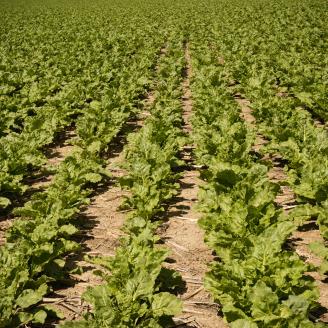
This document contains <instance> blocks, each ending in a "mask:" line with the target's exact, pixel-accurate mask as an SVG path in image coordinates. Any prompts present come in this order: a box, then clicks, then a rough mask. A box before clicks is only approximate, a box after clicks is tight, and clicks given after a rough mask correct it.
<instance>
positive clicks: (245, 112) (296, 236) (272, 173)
mask: <svg viewBox="0 0 328 328" xmlns="http://www.w3.org/2000/svg"><path fill="white" fill-rule="evenodd" d="M279 96H280V97H285V96H287V95H285V94H282V95H279ZM236 101H237V103H238V104H239V105H240V107H241V117H242V118H243V119H244V120H245V121H246V122H247V123H248V124H249V125H250V126H251V127H252V128H255V127H256V119H255V117H254V116H253V115H252V109H251V107H250V102H249V101H248V100H247V99H243V98H240V96H237V97H236ZM265 143H266V141H265V139H264V138H263V136H262V135H257V139H256V143H255V145H254V148H253V149H254V150H255V151H259V150H260V148H261V147H262V145H263V144H265ZM265 159H266V160H267V159H268V158H265ZM270 160H271V162H272V165H273V166H272V168H271V169H270V170H269V172H268V177H269V179H270V180H271V181H272V182H275V183H278V184H281V183H283V182H284V181H286V180H287V175H286V173H285V171H284V168H283V165H282V164H281V162H280V160H281V158H280V157H279V156H273V157H271V158H270ZM275 201H276V203H277V205H278V206H281V207H282V208H283V210H284V211H285V212H286V213H288V212H289V211H290V210H291V209H293V208H295V207H296V206H297V202H296V196H295V194H294V192H293V190H292V189H291V188H290V187H289V186H286V185H281V186H280V193H279V194H278V195H277V197H276V200H275ZM309 227H310V228H309ZM315 241H323V238H322V237H321V235H320V231H319V228H318V226H317V225H316V223H315V221H314V222H313V221H308V222H306V223H305V224H304V225H303V226H302V227H300V228H299V230H297V231H295V232H294V233H293V234H292V236H291V238H290V239H289V241H288V244H289V245H290V246H291V247H292V248H293V249H294V250H295V251H296V253H297V254H298V255H299V256H300V257H301V258H302V259H303V260H304V261H305V262H307V263H311V264H313V265H320V263H321V259H320V258H318V257H317V256H315V255H314V254H313V253H312V252H311V251H310V249H309V244H311V243H312V242H315ZM307 274H308V275H310V276H312V277H313V278H314V279H315V281H316V283H317V285H318V287H319V291H320V298H319V303H320V305H321V306H322V307H323V309H328V284H327V283H324V282H323V281H322V277H321V276H320V274H319V273H318V272H309V273H307ZM314 319H317V320H320V321H321V322H328V313H323V314H321V313H320V314H318V315H317V316H316V317H315V318H314Z"/></svg>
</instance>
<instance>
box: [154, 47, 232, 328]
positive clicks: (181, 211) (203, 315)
mask: <svg viewBox="0 0 328 328" xmlns="http://www.w3.org/2000/svg"><path fill="white" fill-rule="evenodd" d="M185 59H186V62H187V67H186V70H185V78H184V81H183V93H184V94H183V98H182V105H183V120H184V126H183V130H184V131H185V132H186V133H188V134H189V133H191V128H192V127H191V123H190V116H191V113H192V98H191V91H190V76H191V65H190V54H189V49H188V44H186V46H185ZM193 148H194V146H193V145H188V146H186V147H185V148H184V149H183V150H182V152H181V157H182V158H183V159H184V160H185V161H186V164H187V165H186V167H187V169H185V170H184V171H183V172H182V177H181V179H180V180H179V181H178V182H179V183H180V186H181V188H180V191H179V194H178V195H177V196H176V197H175V199H173V201H172V203H171V204H170V206H169V209H168V211H167V213H166V214H165V218H166V219H167V220H168V222H167V223H166V224H164V225H163V228H162V231H161V232H160V236H161V238H162V240H163V241H164V242H165V244H166V246H167V247H168V248H170V250H171V255H170V261H169V262H170V263H166V266H167V267H168V268H171V269H174V270H176V271H178V272H180V273H181V275H182V277H183V280H184V282H185V287H184V290H183V291H181V294H180V295H179V297H180V298H181V299H182V300H183V314H182V315H181V316H179V317H178V318H176V319H175V321H176V324H177V325H178V326H179V327H204V328H221V327H227V326H226V324H225V323H224V322H223V319H222V318H221V317H219V316H218V305H217V304H215V303H214V302H213V300H212V298H211V296H210V294H209V293H208V292H207V291H205V289H204V287H203V278H204V275H205V272H206V271H207V270H208V269H207V265H208V264H209V263H210V262H211V261H212V260H213V256H212V253H211V250H210V249H209V248H208V247H207V246H206V245H205V243H204V232H203V231H202V230H201V229H200V228H199V227H198V225H197V221H198V219H199V218H200V214H199V213H198V212H196V210H195V209H194V205H196V204H197V194H198V191H199V186H200V185H201V183H202V181H201V179H200V178H199V172H198V171H197V170H195V169H194V168H193V167H194V166H193V165H192V163H193V162H192V158H193V155H192V149H193Z"/></svg>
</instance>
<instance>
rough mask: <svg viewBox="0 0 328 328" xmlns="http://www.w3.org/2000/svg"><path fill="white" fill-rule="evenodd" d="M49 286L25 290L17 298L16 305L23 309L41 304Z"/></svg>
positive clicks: (44, 285)
mask: <svg viewBox="0 0 328 328" xmlns="http://www.w3.org/2000/svg"><path fill="white" fill-rule="evenodd" d="M48 290H49V287H48V286H47V284H42V285H41V286H40V287H39V288H38V289H36V290H33V289H25V290H24V291H23V292H22V293H21V294H20V295H19V296H18V298H17V300H16V304H17V305H18V306H20V307H21V308H22V309H26V308H28V307H30V306H31V305H34V304H36V303H38V302H40V301H41V300H42V298H43V296H44V295H45V294H46V293H47V292H48Z"/></svg>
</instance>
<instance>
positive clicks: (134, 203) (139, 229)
mask: <svg viewBox="0 0 328 328" xmlns="http://www.w3.org/2000/svg"><path fill="white" fill-rule="evenodd" d="M182 43H183V38H182V36H181V35H180V34H179V33H172V35H169V36H168V38H167V40H166V43H165V51H164V54H163V55H162V56H161V57H160V60H159V63H158V67H157V75H158V76H157V87H156V91H155V92H154V97H155V100H154V103H153V104H152V105H151V108H150V109H149V112H150V114H151V116H149V117H148V118H147V119H146V120H145V122H144V125H143V127H142V128H141V129H140V131H139V132H136V133H134V134H131V135H130V136H129V137H128V144H127V146H126V147H125V151H124V154H125V156H124V161H123V163H122V167H123V168H124V169H125V170H126V175H125V176H124V177H123V178H122V179H121V181H120V183H121V186H122V187H123V188H127V189H128V190H129V191H130V193H131V196H130V197H128V198H127V199H126V200H125V203H124V206H125V207H126V208H128V209H130V210H131V211H130V213H129V215H128V217H127V219H126V222H125V224H124V227H123V231H124V233H125V235H124V237H123V238H121V240H120V246H119V247H118V248H117V249H116V254H115V256H114V257H102V256H101V257H97V258H93V259H90V260H92V261H93V262H94V263H96V264H98V265H100V266H101V267H102V270H100V271H97V272H96V273H97V274H98V275H100V276H101V277H102V279H103V280H104V283H103V284H102V285H100V286H93V287H89V288H88V290H87V291H86V292H85V294H84V295H83V298H84V299H85V300H86V301H87V302H88V303H91V305H92V312H91V313H87V314H86V315H85V319H84V320H83V321H77V322H67V323H65V324H64V325H63V326H62V327H122V328H124V327H126V328H128V327H129V328H130V327H169V326H171V325H172V324H173V322H172V320H171V318H172V316H174V315H176V314H178V313H179V312H180V311H181V302H180V301H179V300H178V299H177V297H176V296H174V295H172V292H174V291H175V289H176V288H177V287H179V282H180V281H181V277H180V275H179V274H178V273H177V272H175V271H173V270H169V269H167V268H165V267H164V266H163V263H164V262H165V260H166V258H167V257H168V254H169V252H168V250H167V249H165V248H163V247H161V246H160V245H158V242H159V237H158V236H157V235H156V229H157V228H158V227H159V225H160V224H161V220H160V216H159V214H160V213H162V212H163V211H164V207H163V206H165V203H167V201H168V200H170V199H171V198H172V197H173V196H174V195H176V193H177V189H178V187H179V184H178V183H177V182H176V180H177V178H178V174H175V173H173V170H174V168H176V167H177V166H178V165H179V162H180V161H179V159H178V157H177V156H178V153H179V150H180V149H181V146H182V144H183V143H184V137H183V133H182V130H181V125H182V108H181V107H182V106H181V96H182V88H181V81H182V71H183V68H184V53H183V47H182V45H183V44H182Z"/></svg>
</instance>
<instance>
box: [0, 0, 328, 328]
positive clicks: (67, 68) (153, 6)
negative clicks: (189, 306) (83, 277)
mask: <svg viewBox="0 0 328 328" xmlns="http://www.w3.org/2000/svg"><path fill="white" fill-rule="evenodd" d="M0 17H1V21H0V27H1V32H0V33H1V34H0V111H1V116H0V214H1V218H0V220H1V221H8V220H10V227H9V228H8V229H6V231H5V242H4V243H3V244H2V245H1V246H0V268H1V269H0V327H19V326H44V325H45V324H48V323H50V322H54V323H56V322H57V323H58V318H60V317H61V314H60V313H58V312H57V310H56V309H55V308H54V307H52V306H49V305H47V304H45V303H44V302H43V299H44V298H45V297H49V296H51V295H53V293H54V292H55V291H56V289H57V288H58V286H60V285H61V282H62V281H64V280H65V279H67V278H68V277H69V275H70V270H71V268H70V263H69V261H70V257H71V256H72V255H74V254H76V253H77V252H80V251H81V245H80V244H79V242H77V239H76V235H77V234H79V233H81V232H80V221H79V215H80V213H81V212H82V211H83V210H84V209H85V208H86V207H87V206H88V205H89V204H90V202H91V198H92V197H93V195H94V191H95V190H96V189H97V188H98V187H99V186H102V185H105V183H106V181H111V179H112V176H111V172H110V171H109V170H108V169H107V168H106V167H107V166H108V163H110V161H111V159H108V156H107V153H108V151H109V150H110V148H111V147H112V145H113V143H115V140H116V137H117V136H118V135H125V136H126V139H127V141H126V144H125V146H124V151H123V163H122V164H121V166H122V168H123V169H124V176H123V177H122V178H121V179H120V181H119V183H120V187H121V188H122V189H127V190H128V191H129V196H128V197H126V199H125V201H124V204H123V205H122V207H124V209H126V210H127V212H128V213H127V215H126V219H125V223H124V225H123V227H122V231H123V237H122V238H121V239H120V241H119V246H118V247H117V248H116V249H115V255H114V256H110V257H109V256H98V257H91V258H90V257H89V258H88V261H90V263H93V264H94V265H95V266H97V267H98V268H99V270H97V271H95V274H96V275H98V276H99V277H100V279H101V281H102V284H100V285H97V286H91V287H89V288H88V289H87V291H86V292H85V293H84V294H83V295H82V298H83V299H84V300H85V302H87V303H88V304H90V310H89V311H88V312H87V313H85V314H84V316H83V318H81V319H78V320H75V321H64V320H63V321H62V322H61V326H62V327H95V328H96V327H97V328H98V327H122V328H124V327H152V328H155V327H173V326H174V325H175V322H174V320H173V318H174V317H175V316H178V315H179V314H180V313H181V311H182V309H183V303H182V301H181V299H180V297H179V287H180V285H181V281H182V280H183V278H182V276H181V275H180V273H178V272H177V271H174V270H172V269H168V268H167V266H166V265H165V263H166V261H167V259H168V256H169V254H170V251H169V249H168V248H167V247H166V246H164V245H162V242H161V238H160V236H159V234H158V230H159V228H160V227H161V224H162V219H161V218H162V217H163V213H165V212H166V211H167V206H168V204H169V203H170V201H171V200H172V199H174V197H175V196H176V195H177V194H178V190H179V189H180V188H182V187H181V186H180V185H179V183H178V181H179V177H180V176H181V174H180V173H179V172H180V171H181V167H183V166H184V165H185V163H184V161H183V160H182V159H181V158H180V157H181V156H180V154H181V150H182V149H183V147H184V146H186V145H190V144H192V145H193V148H194V150H193V157H194V161H195V163H196V164H197V165H196V166H195V167H197V168H198V169H199V171H200V176H201V178H202V180H203V184H202V186H201V192H200V193H199V196H198V204H199V205H198V210H199V211H200V212H201V213H202V218H201V219H200V220H199V228H200V229H203V231H204V232H205V242H206V244H207V246H208V247H209V248H210V249H211V250H212V251H213V254H215V260H213V262H212V263H208V272H207V274H206V275H205V277H204V286H205V288H206V289H207V290H208V291H209V292H210V293H211V295H212V297H213V299H214V301H215V302H216V303H217V304H219V306H220V308H221V311H222V314H223V316H224V319H225V320H226V322H227V323H228V324H229V325H230V326H231V327H235V328H241V327H250V328H255V327H261V328H269V327H286V328H287V327H289V328H292V327H303V328H307V327H321V326H324V324H323V323H322V322H320V320H319V315H317V313H319V312H318V311H319V310H320V311H323V310H324V309H323V308H322V307H321V306H320V304H319V302H318V301H319V296H320V290H319V288H318V285H317V282H316V281H315V280H314V279H313V278H312V277H311V276H310V275H309V274H308V273H309V272H310V273H311V272H312V273H313V272H318V273H320V275H321V276H320V279H321V280H322V281H324V279H325V278H326V275H327V273H328V250H327V247H326V243H327V239H328V138H327V129H326V126H325V122H326V120H327V117H328V114H327V99H328V85H327V83H328V57H327V50H328V49H327V48H328V42H327V36H328V29H327V26H326V24H325V22H326V21H328V5H327V3H326V2H325V1H323V0H313V1H301V0H294V1H290V2H288V3H287V2H285V1H282V0H275V1H267V0H253V1H250V2H249V3H244V2H243V1H240V0H234V1H226V0H217V1H216V0H209V1H205V0H202V1H186V0H181V1H174V2H173V1H172V0H164V1H156V0H139V1H137V0H133V1H127V0H124V1H115V0H109V1H105V0H96V1H93V2H90V3H89V2H88V1H82V0H72V1H70V2H66V1H62V0H53V1H52V0H48V1H41V0H28V1H21V0H14V1H7V0H0ZM187 51H188V54H190V59H189V56H186V52H187ZM187 66H190V72H189V73H188V72H187V70H186V67H187ZM185 80H188V82H189V83H188V85H190V91H191V94H192V107H193V108H192V116H191V117H190V121H191V123H192V129H191V131H189V132H188V131H187V130H186V129H184V128H183V127H184V125H185V124H186V122H185V121H184V112H183V111H184V108H183V103H182V99H183V97H184V90H183V82H184V81H185ZM149 94H151V95H152V98H153V99H152V101H147V97H148V98H149ZM147 95H148V96H147ZM236 95H238V96H239V97H244V98H245V99H248V101H249V103H250V107H251V110H252V114H253V115H254V117H255V118H256V123H255V126H254V127H252V126H250V125H249V124H248V123H247V122H246V121H245V120H244V119H243V118H242V116H241V111H242V109H241V107H240V106H239V105H238V103H237V102H236V100H235V97H236ZM148 100H149V99H148ZM145 111H146V112H147V118H145V119H144V120H143V123H142V126H141V127H139V129H136V130H135V131H133V132H129V131H128V129H127V125H128V123H129V122H131V120H135V119H136V117H138V116H139V115H140V113H141V112H145ZM67 129H71V130H73V131H74V138H72V139H71V140H70V143H71V144H72V145H74V147H73V149H72V151H71V152H70V153H69V154H68V155H67V156H66V157H65V159H64V160H63V161H62V162H61V163H59V164H58V165H56V166H55V167H53V166H51V165H50V164H49V161H48V158H47V154H48V150H49V149H51V148H53V147H54V146H55V145H56V143H58V139H59V137H60V136H61V135H62V133H64V132H65V131H67ZM259 134H261V136H263V138H265V140H266V143H265V145H262V146H261V147H260V149H259V150H256V151H255V150H254V145H256V136H257V135H259ZM276 156H279V157H280V158H281V161H282V163H283V166H284V171H285V173H286V176H287V177H286V180H285V181H283V182H282V183H283V184H285V185H288V186H289V187H290V188H291V189H292V191H293V193H294V194H295V201H294V203H293V206H292V208H293V209H292V210H290V211H288V212H286V211H285V210H284V209H283V208H282V207H281V206H280V205H279V204H277V202H276V199H277V196H278V195H279V194H280V193H281V188H280V185H279V184H278V183H275V182H273V181H271V179H270V177H269V175H268V172H269V170H270V168H271V167H272V165H274V164H273V163H272V161H270V160H267V159H266V160H265V159H264V158H270V157H276ZM49 173H50V174H51V182H50V183H49V184H47V185H45V186H43V188H42V189H39V190H37V191H35V190H34V189H33V187H32V185H31V181H33V179H35V177H38V176H43V175H46V174H49ZM109 188H110V187H109ZM310 220H311V221H313V220H315V225H316V229H318V230H319V231H320V238H317V240H315V241H314V242H313V243H311V244H310V245H308V248H309V249H310V250H311V252H312V253H313V254H315V255H316V256H317V257H319V258H320V259H321V261H320V265H319V266H318V265H317V266H315V265H312V264H309V263H307V262H305V261H304V259H302V258H301V257H300V256H299V255H298V254H297V253H296V251H295V249H293V248H292V247H289V246H288V241H289V239H290V237H291V235H292V234H293V233H294V232H295V231H297V230H298V229H301V228H302V226H304V224H306V222H308V221H310ZM0 223H1V222H0ZM218 315H219V314H218Z"/></svg>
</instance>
